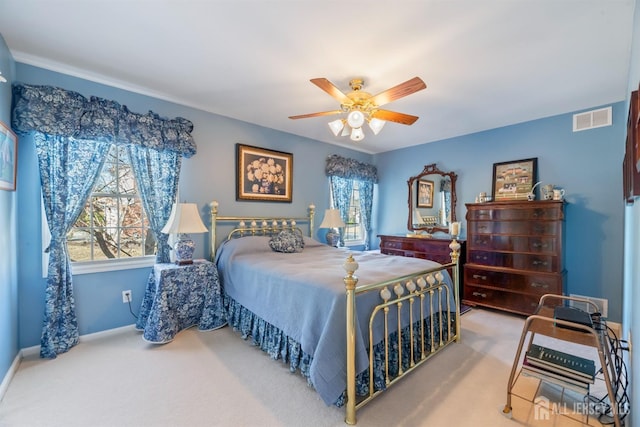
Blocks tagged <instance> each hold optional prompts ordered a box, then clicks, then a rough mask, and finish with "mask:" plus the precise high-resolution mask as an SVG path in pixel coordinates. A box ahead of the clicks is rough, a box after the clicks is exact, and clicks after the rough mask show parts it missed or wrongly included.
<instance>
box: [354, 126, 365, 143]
mask: <svg viewBox="0 0 640 427" xmlns="http://www.w3.org/2000/svg"><path fill="white" fill-rule="evenodd" d="M363 139H364V132H363V131H362V128H361V127H357V128H353V129H351V140H352V141H362V140H363Z"/></svg>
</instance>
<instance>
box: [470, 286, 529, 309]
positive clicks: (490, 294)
mask: <svg viewBox="0 0 640 427" xmlns="http://www.w3.org/2000/svg"><path fill="white" fill-rule="evenodd" d="M463 302H464V303H467V304H469V303H470V304H472V305H473V304H479V305H483V306H486V307H492V308H499V309H501V310H507V311H513V312H516V313H522V314H533V312H534V311H535V310H536V308H537V307H538V303H539V302H540V298H539V297H538V296H535V295H528V294H519V293H514V292H509V291H503V290H499V289H486V288H479V287H476V286H472V285H467V284H465V286H464V300H463Z"/></svg>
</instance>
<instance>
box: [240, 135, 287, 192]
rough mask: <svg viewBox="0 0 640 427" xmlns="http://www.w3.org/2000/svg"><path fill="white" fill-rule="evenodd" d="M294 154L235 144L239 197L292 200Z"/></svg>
mask: <svg viewBox="0 0 640 427" xmlns="http://www.w3.org/2000/svg"><path fill="white" fill-rule="evenodd" d="M292 188H293V154H291V153H284V152H282V151H275V150H267V149H265V148H259V147H252V146H250V145H244V144H236V200H252V201H264V202H287V203H291V200H292Z"/></svg>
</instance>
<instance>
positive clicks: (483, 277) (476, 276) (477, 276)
mask: <svg viewBox="0 0 640 427" xmlns="http://www.w3.org/2000/svg"><path fill="white" fill-rule="evenodd" d="M473 278H474V279H481V280H487V276H482V275H480V274H474V275H473Z"/></svg>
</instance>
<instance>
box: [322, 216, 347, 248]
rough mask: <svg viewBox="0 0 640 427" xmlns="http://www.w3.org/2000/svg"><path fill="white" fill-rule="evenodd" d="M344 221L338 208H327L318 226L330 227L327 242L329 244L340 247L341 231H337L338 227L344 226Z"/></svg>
mask: <svg viewBox="0 0 640 427" xmlns="http://www.w3.org/2000/svg"><path fill="white" fill-rule="evenodd" d="M344 226H345V224H344V221H343V220H342V218H341V217H340V211H339V210H338V209H327V210H325V211H324V218H322V223H321V224H320V225H319V226H318V228H328V229H329V231H327V244H328V245H329V246H334V247H338V242H339V241H340V233H339V232H337V233H336V231H335V229H336V228H339V227H344Z"/></svg>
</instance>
